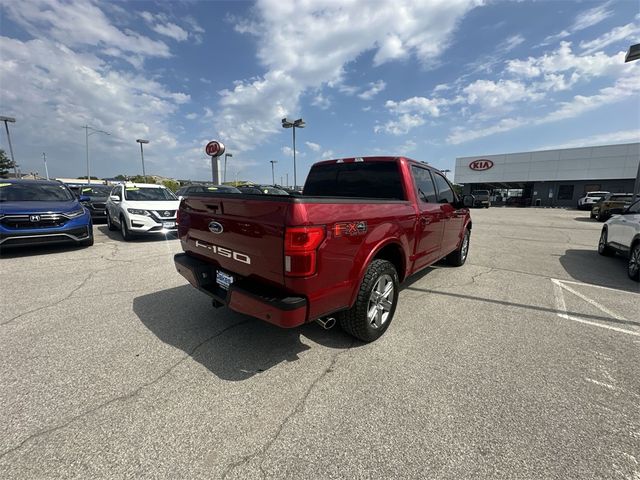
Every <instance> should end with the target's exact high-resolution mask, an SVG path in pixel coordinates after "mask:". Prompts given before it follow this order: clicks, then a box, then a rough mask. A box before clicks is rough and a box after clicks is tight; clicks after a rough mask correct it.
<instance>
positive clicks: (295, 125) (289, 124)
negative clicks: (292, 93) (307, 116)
mask: <svg viewBox="0 0 640 480" xmlns="http://www.w3.org/2000/svg"><path fill="white" fill-rule="evenodd" d="M305 126H306V124H305V123H304V120H303V119H301V118H299V119H297V120H294V121H293V122H291V121H289V120H287V118H286V117H285V118H283V119H282V128H293V188H294V189H295V188H296V185H297V183H298V181H297V180H298V179H297V177H296V128H304V127H305Z"/></svg>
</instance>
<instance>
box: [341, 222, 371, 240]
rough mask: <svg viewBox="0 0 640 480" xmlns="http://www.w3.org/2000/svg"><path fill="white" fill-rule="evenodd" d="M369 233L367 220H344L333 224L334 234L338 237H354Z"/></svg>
mask: <svg viewBox="0 0 640 480" xmlns="http://www.w3.org/2000/svg"><path fill="white" fill-rule="evenodd" d="M365 233H367V222H364V221H361V222H342V223H336V224H335V225H334V226H333V234H334V235H335V236H336V237H354V236H356V235H364V234H365Z"/></svg>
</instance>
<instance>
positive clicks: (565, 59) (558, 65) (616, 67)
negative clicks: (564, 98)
mask: <svg viewBox="0 0 640 480" xmlns="http://www.w3.org/2000/svg"><path fill="white" fill-rule="evenodd" d="M625 68H626V67H625V66H624V52H622V51H621V52H619V53H618V54H616V55H612V56H608V55H606V54H605V53H603V52H597V53H595V54H592V55H587V54H583V55H576V54H574V53H573V51H572V49H571V43H570V42H561V43H560V46H559V47H558V49H557V50H555V51H554V52H552V53H550V54H544V55H542V56H541V57H529V58H528V59H527V60H510V61H509V62H507V71H509V72H510V73H512V74H514V75H516V76H518V77H537V76H539V75H542V74H545V73H558V72H565V71H568V70H572V71H574V72H576V73H578V74H579V75H581V76H582V75H584V76H589V77H594V76H601V75H605V74H608V73H615V72H616V71H620V70H623V69H625Z"/></svg>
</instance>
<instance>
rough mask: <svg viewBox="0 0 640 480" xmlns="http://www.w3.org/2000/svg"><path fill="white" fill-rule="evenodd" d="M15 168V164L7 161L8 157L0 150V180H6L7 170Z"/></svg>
mask: <svg viewBox="0 0 640 480" xmlns="http://www.w3.org/2000/svg"><path fill="white" fill-rule="evenodd" d="M17 166H18V165H16V164H15V162H13V161H12V160H9V157H7V154H6V153H4V150H2V149H0V178H7V174H8V173H9V170H12V169H13V168H14V167H17Z"/></svg>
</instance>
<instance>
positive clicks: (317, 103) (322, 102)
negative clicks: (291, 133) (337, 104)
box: [311, 93, 331, 110]
mask: <svg viewBox="0 0 640 480" xmlns="http://www.w3.org/2000/svg"><path fill="white" fill-rule="evenodd" d="M311 105H313V106H314V107H318V108H319V109H321V110H326V109H328V108H329V107H330V106H331V100H329V99H328V98H327V97H325V96H323V95H322V94H321V93H318V94H317V95H316V96H315V97H313V100H312V101H311Z"/></svg>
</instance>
